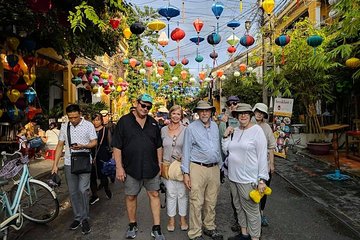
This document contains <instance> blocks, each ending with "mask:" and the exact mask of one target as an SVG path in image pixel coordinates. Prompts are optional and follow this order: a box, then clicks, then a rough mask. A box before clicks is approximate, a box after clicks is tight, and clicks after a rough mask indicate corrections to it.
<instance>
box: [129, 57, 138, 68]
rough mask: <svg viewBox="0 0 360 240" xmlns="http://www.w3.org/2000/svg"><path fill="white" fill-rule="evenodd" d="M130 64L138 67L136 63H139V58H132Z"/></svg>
mask: <svg viewBox="0 0 360 240" xmlns="http://www.w3.org/2000/svg"><path fill="white" fill-rule="evenodd" d="M129 62H130V66H131V67H132V68H134V67H136V64H137V60H136V59H135V58H130V61H129Z"/></svg>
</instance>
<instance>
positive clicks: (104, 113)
mask: <svg viewBox="0 0 360 240" xmlns="http://www.w3.org/2000/svg"><path fill="white" fill-rule="evenodd" d="M100 114H101V115H102V116H103V117H105V116H106V115H108V114H109V111H108V110H101V111H100Z"/></svg>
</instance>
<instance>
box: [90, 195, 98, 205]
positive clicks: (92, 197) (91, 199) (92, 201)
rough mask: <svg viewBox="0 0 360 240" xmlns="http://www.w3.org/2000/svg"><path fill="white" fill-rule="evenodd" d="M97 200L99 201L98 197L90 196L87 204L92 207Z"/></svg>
mask: <svg viewBox="0 0 360 240" xmlns="http://www.w3.org/2000/svg"><path fill="white" fill-rule="evenodd" d="M99 200H100V198H99V197H95V196H91V197H90V201H89V203H90V205H94V204H95V203H96V202H98V201H99Z"/></svg>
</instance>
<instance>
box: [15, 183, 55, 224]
mask: <svg viewBox="0 0 360 240" xmlns="http://www.w3.org/2000/svg"><path fill="white" fill-rule="evenodd" d="M16 189H17V185H14V186H13V187H12V189H11V196H12V198H11V199H13V197H14V196H15V193H16ZM20 204H21V208H22V210H23V216H24V217H25V218H26V219H28V220H30V221H32V222H35V223H42V224H44V223H48V222H51V221H52V220H54V219H55V218H56V217H57V216H58V214H59V201H58V199H57V198H56V194H55V193H54V192H53V190H52V189H51V188H50V187H49V186H48V185H47V184H46V183H44V182H42V181H39V180H36V179H30V180H29V188H27V187H26V186H25V188H24V191H23V193H22V196H21V201H20Z"/></svg>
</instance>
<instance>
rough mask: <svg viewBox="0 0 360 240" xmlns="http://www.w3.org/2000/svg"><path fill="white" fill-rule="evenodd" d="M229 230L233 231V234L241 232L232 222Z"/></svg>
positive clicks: (237, 225) (236, 224)
mask: <svg viewBox="0 0 360 240" xmlns="http://www.w3.org/2000/svg"><path fill="white" fill-rule="evenodd" d="M230 228H231V231H233V232H240V230H241V228H240V226H239V224H238V223H237V222H234V223H233V225H231V227H230Z"/></svg>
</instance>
